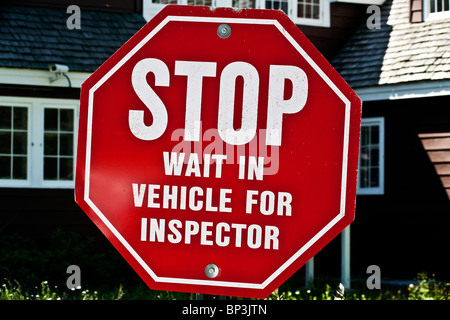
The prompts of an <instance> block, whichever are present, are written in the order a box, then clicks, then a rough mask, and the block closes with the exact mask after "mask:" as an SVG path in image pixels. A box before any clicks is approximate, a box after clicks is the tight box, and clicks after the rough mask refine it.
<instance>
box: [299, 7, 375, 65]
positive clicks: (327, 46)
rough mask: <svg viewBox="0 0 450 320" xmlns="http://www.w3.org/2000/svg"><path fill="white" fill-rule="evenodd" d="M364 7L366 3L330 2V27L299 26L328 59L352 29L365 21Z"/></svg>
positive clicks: (366, 16)
mask: <svg viewBox="0 0 450 320" xmlns="http://www.w3.org/2000/svg"><path fill="white" fill-rule="evenodd" d="M366 9H367V6H366V5H357V4H349V3H331V4H330V15H331V17H330V19H331V21H330V28H323V27H312V26H299V28H300V30H301V31H302V32H303V33H304V34H305V35H306V36H307V37H308V39H309V40H310V41H311V42H312V43H313V44H314V45H315V46H316V48H317V49H319V51H320V52H321V53H322V54H323V55H324V56H325V57H326V58H327V59H330V58H331V57H332V56H333V55H334V54H335V53H336V52H337V51H338V50H339V48H341V46H342V45H343V44H344V43H345V41H346V40H347V39H348V37H349V36H350V35H351V34H352V33H353V31H355V30H356V28H357V27H360V26H361V24H363V23H365V21H366V19H367V18H368V15H367V14H366Z"/></svg>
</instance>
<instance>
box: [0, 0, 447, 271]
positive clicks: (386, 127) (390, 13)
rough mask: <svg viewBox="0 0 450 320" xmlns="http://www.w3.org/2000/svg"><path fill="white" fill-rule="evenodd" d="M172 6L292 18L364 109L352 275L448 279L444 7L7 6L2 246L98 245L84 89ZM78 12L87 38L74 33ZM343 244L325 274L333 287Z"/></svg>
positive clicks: (214, 0) (0, 8) (415, 3)
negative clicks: (83, 131)
mask: <svg viewBox="0 0 450 320" xmlns="http://www.w3.org/2000/svg"><path fill="white" fill-rule="evenodd" d="M422 1H423V2H422ZM168 3H170V4H173V3H177V4H194V5H213V6H233V7H240V8H242V7H250V8H270V9H282V10H284V11H285V12H286V13H287V14H288V16H289V17H290V18H291V19H292V20H293V21H294V22H295V23H296V24H297V25H298V26H299V28H300V29H301V30H302V31H303V32H304V33H305V34H306V35H307V36H308V38H309V39H310V40H311V41H312V42H313V44H314V45H315V46H316V47H317V48H318V49H319V50H320V51H321V53H322V54H323V55H324V56H325V57H326V58H327V59H328V60H329V61H330V62H331V63H332V65H333V66H334V67H335V68H336V69H337V70H338V72H340V74H341V75H342V76H343V77H344V79H345V80H346V81H347V82H348V83H349V84H350V86H352V87H353V88H354V89H355V91H356V92H357V93H358V95H359V96H360V97H361V98H362V100H363V118H364V119H363V122H362V136H361V154H360V170H359V179H358V184H359V186H358V187H359V188H358V197H357V208H356V210H357V211H356V220H355V222H354V223H353V224H352V227H351V239H352V240H351V252H352V253H351V259H352V275H355V276H360V277H365V276H366V268H367V267H368V266H369V265H372V264H375V265H379V266H380V268H381V272H382V276H387V277H397V278H413V277H414V276H416V274H417V272H419V271H422V270H424V271H425V270H426V271H430V272H436V273H437V274H438V275H441V276H443V277H447V278H448V277H449V276H450V274H449V270H450V268H449V266H448V262H446V257H445V255H444V252H445V251H444V250H445V246H446V245H447V244H448V243H449V240H450V239H449V232H448V230H449V222H450V215H449V213H450V202H449V197H450V191H449V190H450V178H449V177H450V169H449V168H450V117H449V110H448V105H449V102H450V98H449V94H450V38H449V30H450V11H449V8H448V0H436V1H435V0H432V1H430V0H411V1H410V0H387V1H386V2H385V3H384V4H383V1H381V0H337V1H332V0H277V1H274V0H270V1H262V0H202V1H200V0H199V1H197V0H152V1H149V0H134V1H126V2H125V1H119V0H114V1H106V0H102V1H97V2H95V3H92V1H86V0H82V1H70V0H61V1H57V0H42V1H32V0H18V1H4V2H3V4H1V5H0V202H1V203H2V206H1V210H0V235H1V234H2V233H12V232H21V233H26V234H27V235H29V236H33V237H45V236H47V235H48V233H49V232H50V231H51V230H54V229H55V228H63V229H65V230H73V231H77V232H86V233H92V234H98V233H96V232H97V230H96V228H95V226H94V225H93V224H92V223H91V222H90V220H89V219H88V218H87V216H86V215H85V214H84V213H83V212H82V211H81V210H80V209H79V207H78V206H77V205H76V204H75V202H74V200H73V188H74V174H73V172H74V166H75V155H76V141H77V117H78V110H79V95H80V86H81V83H82V82H83V81H84V80H85V79H87V78H88V77H89V75H90V74H91V73H92V72H93V71H94V70H96V68H98V66H100V65H101V64H102V63H103V62H104V61H105V60H106V59H107V58H108V57H109V56H110V55H111V54H113V53H114V52H115V51H116V50H117V49H118V48H119V47H120V46H121V45H122V44H123V43H124V42H126V41H127V40H128V39H129V38H130V37H131V36H132V35H133V34H134V33H135V32H137V31H138V30H139V29H140V28H141V27H142V26H143V25H144V24H145V23H146V19H147V20H148V19H150V18H151V17H152V16H153V15H154V14H156V13H157V12H158V11H159V10H160V9H161V8H162V7H163V6H164V5H166V4H168ZM73 4H77V5H79V7H80V8H81V12H80V14H81V15H80V18H81V28H80V29H77V28H74V29H69V28H68V27H67V24H66V22H67V19H68V18H69V17H70V15H71V14H70V12H69V13H67V11H66V9H67V7H68V6H69V5H73ZM370 4H375V5H380V6H381V5H382V6H381V28H379V29H368V27H367V26H366V20H367V18H368V16H369V15H368V14H367V13H366V10H367V7H368V5H370ZM67 68H68V70H67ZM337 241H338V240H333V242H332V243H331V244H330V245H329V246H327V247H326V248H324V249H323V250H322V252H320V253H319V254H318V255H317V260H316V261H317V263H316V269H317V271H318V273H330V274H331V275H336V274H335V273H333V272H335V271H330V270H331V269H332V270H337V275H338V274H339V270H340V258H339V254H340V248H339V244H336V243H338V242H337Z"/></svg>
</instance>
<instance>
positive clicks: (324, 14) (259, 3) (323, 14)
mask: <svg viewBox="0 0 450 320" xmlns="http://www.w3.org/2000/svg"><path fill="white" fill-rule="evenodd" d="M330 1H331V0H320V19H307V18H299V17H297V0H288V12H287V15H288V16H289V18H291V20H292V21H293V22H294V23H295V24H298V25H306V26H315V27H326V28H328V27H330ZM178 4H180V5H186V4H187V0H178ZM212 4H213V6H223V7H231V4H232V1H231V0H228V1H227V0H212ZM164 6H166V5H165V4H160V3H153V2H152V0H144V2H143V10H142V11H143V16H144V18H145V19H146V20H147V21H148V20H150V19H151V18H152V17H154V16H155V15H156V14H157V13H158V12H159V11H161V10H162V8H164ZM265 7H266V2H265V0H255V8H256V9H265Z"/></svg>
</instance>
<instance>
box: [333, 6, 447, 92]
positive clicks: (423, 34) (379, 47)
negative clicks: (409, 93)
mask: <svg viewBox="0 0 450 320" xmlns="http://www.w3.org/2000/svg"><path fill="white" fill-rule="evenodd" d="M409 10H410V9H409V0H388V1H387V2H386V3H385V4H384V5H383V6H382V8H381V28H380V29H372V30H370V29H368V28H367V26H366V25H363V26H361V28H360V29H359V30H358V31H357V32H355V34H354V35H352V37H351V38H350V40H349V41H348V42H347V43H346V44H345V45H344V46H343V48H342V49H341V50H340V51H339V52H338V54H336V55H335V56H334V57H333V59H332V61H331V64H332V65H333V66H334V67H335V68H336V70H337V71H338V72H339V73H340V74H341V76H342V77H343V78H344V79H345V80H346V81H347V83H348V84H349V85H350V86H351V87H353V88H362V87H370V86H379V85H387V84H399V83H411V82H415V81H424V80H425V81H430V80H444V79H450V36H449V35H450V33H449V30H450V19H447V20H440V21H438V20H435V21H426V22H421V23H410V21H409ZM368 17H369V15H368Z"/></svg>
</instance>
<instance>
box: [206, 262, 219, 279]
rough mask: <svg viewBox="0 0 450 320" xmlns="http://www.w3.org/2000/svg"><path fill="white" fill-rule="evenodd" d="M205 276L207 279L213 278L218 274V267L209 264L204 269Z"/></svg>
mask: <svg viewBox="0 0 450 320" xmlns="http://www.w3.org/2000/svg"><path fill="white" fill-rule="evenodd" d="M205 274H206V276H207V277H208V278H211V279H212V278H215V277H217V275H218V274H219V267H218V266H216V265H215V264H214V263H210V264H208V265H207V266H206V267H205Z"/></svg>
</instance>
